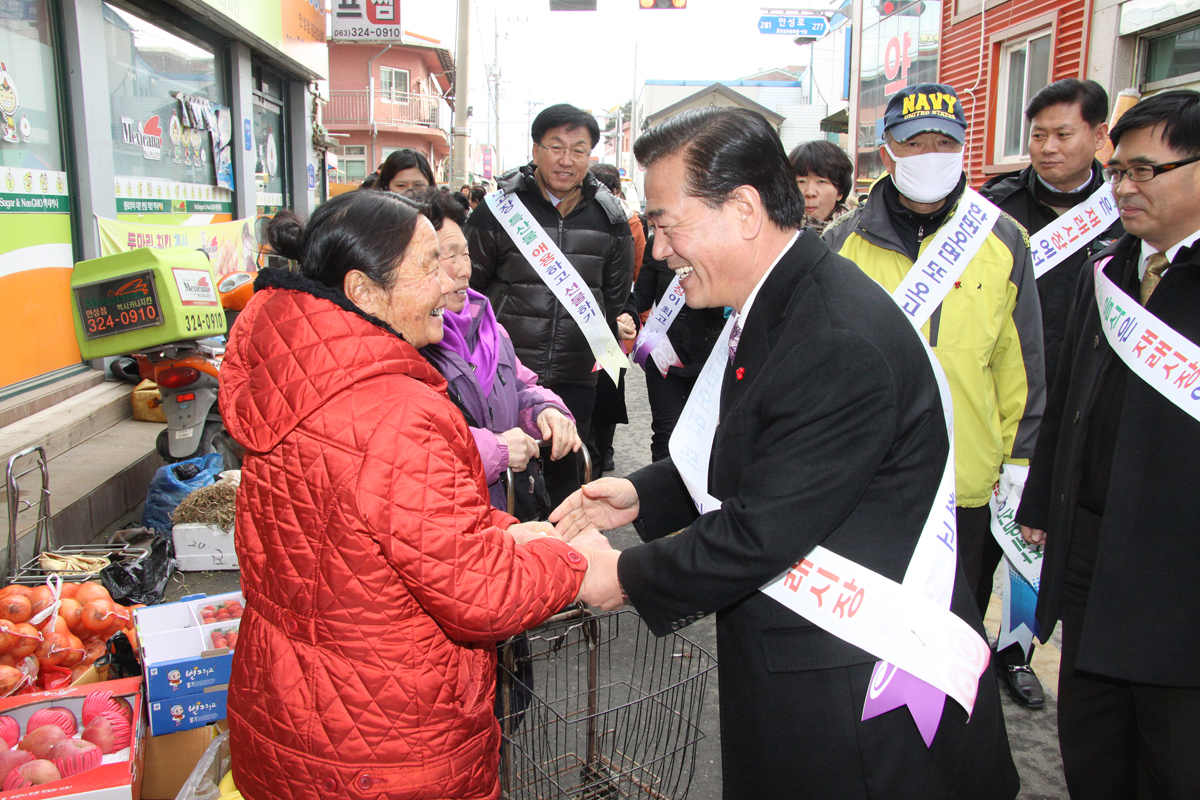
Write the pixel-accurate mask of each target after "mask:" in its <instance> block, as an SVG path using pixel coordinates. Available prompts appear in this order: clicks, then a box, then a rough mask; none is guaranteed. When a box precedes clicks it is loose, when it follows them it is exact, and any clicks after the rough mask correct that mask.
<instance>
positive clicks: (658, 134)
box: [551, 108, 1018, 800]
mask: <svg viewBox="0 0 1200 800" xmlns="http://www.w3.org/2000/svg"><path fill="white" fill-rule="evenodd" d="M635 153H636V155H637V157H638V160H639V162H640V163H641V164H642V165H644V166H645V167H646V169H647V172H646V194H647V204H646V210H647V216H648V217H649V218H650V219H651V221H652V223H653V225H654V227H655V231H656V236H655V245H654V251H655V252H654V256H655V257H656V258H660V259H665V260H666V261H667V263H668V264H669V265H670V266H671V267H672V268H673V269H675V270H676V272H677V273H680V274H686V277H685V278H684V279H683V282H682V285H683V288H684V290H685V292H686V293H687V304H688V306H689V307H692V308H711V307H719V306H731V307H732V308H733V309H734V311H735V313H736V315H737V316H736V318H735V323H736V326H737V327H735V328H734V331H735V332H736V331H738V330H739V329H740V336H732V335H731V337H730V341H731V342H736V346H734V347H731V348H729V350H730V351H731V352H729V353H728V355H729V360H728V361H726V353H725V352H723V351H721V352H719V354H718V355H716V357H717V358H719V359H720V361H717V362H713V363H714V366H717V367H719V368H723V370H724V381H723V386H722V388H721V390H720V395H721V397H720V412H719V420H720V424H719V426H718V427H717V429H716V434H715V438H714V439H713V442H712V447H711V459H710V469H709V472H708V487H707V489H708V492H709V493H711V495H712V496H713V497H715V498H716V499H717V500H720V501H721V502H722V504H723V505H722V507H721V508H720V509H719V510H716V511H712V512H710V513H706V514H703V515H698V514H697V511H696V506H695V505H694V504H693V501H692V498H691V497H690V496H689V493H688V490H687V488H686V486H685V485H684V483H683V481H682V479H681V476H680V473H679V470H678V469H677V467H676V465H675V462H674V460H673V459H670V458H668V459H664V460H662V461H658V462H655V463H654V464H652V465H651V466H649V467H646V468H645V469H643V470H640V471H638V472H637V473H635V474H633V475H632V476H630V478H629V479H628V480H625V479H612V478H604V479H601V480H599V481H596V482H594V483H591V484H588V485H587V486H585V487H584V488H583V489H582V490H581V491H579V492H576V493H575V494H574V495H572V496H571V497H570V498H568V499H567V501H566V502H565V503H564V504H563V505H562V506H560V507H559V508H558V509H556V510H555V512H554V513H553V514H552V515H551V519H552V520H553V521H555V522H556V523H558V530H559V532H560V534H562V535H563V536H564V538H572V537H574V536H575V535H580V534H585V535H594V534H592V529H593V528H599V529H603V530H608V529H612V528H616V527H620V526H621V525H625V524H628V523H631V522H632V523H634V525H635V526H636V528H637V529H638V531H639V533H640V534H641V536H642V538H643V539H645V540H646V544H643V545H640V546H637V547H633V548H630V549H628V550H625V551H623V552H619V553H618V552H616V551H611V550H610V551H608V552H606V553H598V554H595V557H594V558H592V560H591V562H590V563H591V569H590V570H589V573H588V578H587V580H586V582H585V586H584V590H583V597H584V599H585V600H587V601H588V602H590V603H592V604H594V605H599V606H600V607H602V608H614V607H618V606H620V605H621V604H622V602H623V600H625V601H627V602H629V603H631V604H632V605H634V606H635V607H636V608H637V610H638V612H639V613H640V614H641V616H642V618H643V619H644V620H645V622H646V624H647V626H649V628H650V630H651V631H653V632H654V633H655V634H657V635H660V636H661V635H665V634H667V633H669V632H670V631H673V630H678V629H680V628H682V627H684V626H686V625H689V624H691V623H692V622H694V621H696V620H697V619H700V618H701V617H703V616H705V615H707V614H711V613H716V614H717V640H718V655H719V661H720V665H721V670H720V676H721V677H720V683H721V685H720V692H721V747H722V753H723V758H722V771H723V776H724V784H725V797H726V798H730V799H732V798H753V800H772V799H773V798H780V800H782V799H783V798H787V800H792V798H809V797H811V798H817V797H820V798H837V799H838V800H849V799H851V798H888V800H896V798H914V799H915V798H922V800H925V799H926V798H947V800H948V799H949V798H964V797H970V798H983V799H986V798H997V799H999V798H1012V797H1014V796H1015V795H1016V793H1017V789H1018V779H1017V774H1016V770H1015V768H1014V766H1013V763H1012V757H1011V755H1010V753H1009V748H1008V741H1007V738H1006V735H1005V730H1004V721H1003V717H1002V716H1001V712H1000V703H999V696H998V691H997V685H996V681H995V677H994V675H993V674H992V672H991V671H990V670H985V671H984V673H983V676H982V678H981V680H980V683H979V687H978V696H977V699H976V702H975V706H974V713H973V715H972V716H971V718H970V721H969V722H968V719H967V715H966V713H965V712H964V710H963V708H962V707H960V706H959V705H957V704H956V703H954V702H953V701H948V702H946V704H945V707H944V710H943V714H942V717H941V724H940V727H939V728H938V731H937V735H936V737H935V738H934V739H933V741H932V745H931V746H930V747H926V745H925V743H924V742H923V741H922V738H921V735H920V734H919V733H918V729H917V727H916V725H914V723H913V719H912V718H911V717H910V715H909V712H908V711H907V710H906V709H905V708H903V707H901V708H898V709H895V710H893V711H890V712H888V713H885V714H883V715H881V716H877V717H874V718H872V719H869V720H866V721H863V720H862V715H863V706H864V702H865V700H866V696H867V691H868V684H869V683H870V681H871V675H872V669H873V666H874V664H875V663H876V661H877V660H878V659H877V658H876V657H875V656H874V655H872V654H870V653H868V652H866V651H865V650H861V649H859V648H858V647H856V646H854V645H851V644H849V643H847V642H845V641H843V640H841V639H839V638H837V637H836V636H833V635H832V634H830V633H827V632H826V631H825V630H823V629H822V628H820V627H817V626H816V625H814V624H812V623H810V622H809V621H808V620H806V619H805V618H803V617H801V616H799V615H798V614H796V613H795V612H793V611H791V610H789V609H788V608H786V607H785V606H783V605H781V604H780V603H779V602H777V601H775V600H773V599H771V598H770V597H768V596H767V595H766V594H764V593H762V592H760V591H758V589H759V588H760V587H762V586H764V584H766V583H768V582H770V581H771V580H772V579H774V578H776V577H777V576H779V575H780V574H781V573H782V572H783V571H785V570H787V568H788V567H789V566H790V565H792V564H794V563H796V562H797V561H798V560H799V559H801V558H803V557H804V556H805V555H806V554H809V553H810V552H811V551H812V550H813V548H814V547H816V546H818V545H822V546H824V547H825V548H827V549H828V550H830V551H832V552H834V553H836V554H838V555H840V556H843V557H845V558H848V559H850V560H852V561H854V562H857V563H858V564H860V565H862V566H864V567H867V568H869V569H871V570H874V571H875V572H877V573H879V574H881V575H883V576H885V577H886V578H888V579H890V580H892V581H897V582H899V581H901V580H902V579H903V577H904V573H905V570H906V568H907V566H908V563H909V560H910V558H911V556H912V553H913V549H914V547H915V545H916V542H917V540H918V538H919V536H920V533H921V530H922V527H923V525H924V522H925V520H926V518H927V517H928V515H929V512H930V509H931V506H932V505H933V500H934V497H935V495H936V493H937V488H938V482H939V479H940V476H941V474H942V472H943V470H944V468H945V466H946V459H947V455H948V449H949V448H948V439H947V433H946V422H945V417H944V415H943V412H942V408H941V403H940V401H939V397H938V388H937V384H936V382H935V378H934V375H933V370H932V367H931V366H930V362H929V359H928V357H927V356H926V354H925V351H924V349H923V347H922V345H921V342H920V340H919V338H918V337H917V334H916V332H915V331H914V329H913V327H912V325H911V324H910V323H909V322H908V321H907V319H906V318H905V316H904V314H903V313H902V312H901V311H900V310H899V308H898V307H897V306H896V305H895V303H894V302H893V301H892V299H891V298H890V297H889V296H888V295H887V293H886V292H884V291H883V290H882V289H881V288H880V287H879V286H878V285H877V284H876V283H874V282H873V281H871V280H870V279H869V278H867V277H866V276H865V275H864V274H863V273H862V272H861V271H860V270H858V269H857V268H856V267H855V266H854V264H853V263H851V262H849V261H847V260H846V259H844V258H841V257H839V256H837V255H835V254H833V253H832V252H830V250H829V248H828V247H827V246H826V245H825V244H824V243H823V242H822V241H821V240H820V238H819V237H818V236H817V235H816V234H815V233H813V232H812V231H805V232H799V231H798V228H799V226H800V225H801V224H802V223H803V219H804V204H803V201H802V200H801V198H800V195H799V192H798V190H797V188H796V184H795V181H794V180H793V179H792V175H791V173H790V172H789V170H788V162H787V157H786V155H785V153H784V150H783V146H782V145H781V143H780V141H779V138H778V136H777V135H776V133H775V131H774V130H773V129H772V128H771V127H770V125H769V124H768V123H767V122H766V121H765V120H764V119H763V118H762V117H761V116H759V115H758V114H755V113H753V112H749V111H746V110H744V109H734V108H705V109H699V110H696V111H690V112H687V113H685V114H682V115H680V116H679V117H676V118H674V119H672V120H670V121H668V122H666V123H664V124H662V125H661V126H659V127H657V128H655V129H653V130H651V131H649V132H648V133H646V134H645V135H643V136H642V137H641V138H640V139H638V141H637V144H636V145H635ZM721 365H723V366H721ZM697 391H698V390H697ZM694 395H695V393H694ZM715 400H716V398H713V402H715ZM685 417H686V414H685ZM674 435H675V436H681V435H683V436H686V435H687V433H686V420H681V422H680V424H679V426H677V427H676V432H675V434H674ZM672 450H673V451H674V450H675V447H674V446H673V447H672ZM685 527H686V530H684V531H683V532H682V533H681V534H679V535H678V536H668V534H670V533H672V532H674V531H678V530H679V529H680V528H685ZM951 610H952V612H953V613H954V614H957V615H958V616H959V617H961V618H962V619H963V620H966V621H968V622H969V624H970V626H971V627H972V628H974V629H975V631H976V632H977V633H978V634H980V635H982V632H983V628H982V623H981V620H980V617H979V612H978V610H977V609H976V608H975V604H974V600H973V598H972V596H971V592H970V591H969V589H968V588H967V586H966V585H965V583H964V581H963V579H962V573H961V570H959V572H958V575H957V577H956V579H955V581H954V592H953V600H952V603H951Z"/></svg>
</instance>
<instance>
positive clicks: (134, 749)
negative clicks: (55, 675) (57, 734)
mask: <svg viewBox="0 0 1200 800" xmlns="http://www.w3.org/2000/svg"><path fill="white" fill-rule="evenodd" d="M141 685H142V679H141V678H122V679H120V680H113V681H105V682H103V683H92V684H88V685H86V686H77V687H73V688H67V689H57V690H54V691H49V692H40V693H38V694H31V695H17V696H15V697H7V698H4V699H2V700H0V717H8V718H10V719H12V720H14V721H15V723H16V725H17V726H19V733H20V736H21V737H25V736H26V735H27V734H28V733H29V731H28V730H27V728H28V724H29V722H30V720H31V718H33V717H34V715H35V714H37V713H38V712H40V711H44V710H46V709H52V708H55V709H65V710H66V711H67V712H69V714H70V715H72V716H73V717H74V719H75V724H76V731H75V734H74V736H73V737H72V738H76V739H78V738H79V737H80V734H81V732H82V731H83V729H84V725H83V709H84V704H85V702H87V701H88V698H89V695H93V694H96V693H99V692H111V693H112V695H113V697H114V699H115V698H122V699H124V700H125V701H126V702H128V703H129V713H131V714H132V724H131V726H130V727H127V728H125V730H127V731H128V732H129V733H128V740H127V741H126V742H125V743H124V744H125V746H124V747H119V745H120V744H121V742H120V741H118V742H117V744H118V747H119V749H115V750H114V751H113V752H110V753H107V754H104V755H103V756H102V757H101V759H100V763H99V765H98V766H95V767H92V768H90V769H85V770H84V771H81V772H78V773H76V774H74V775H69V776H67V777H64V778H59V779H58V780H52V781H50V782H48V783H42V784H37V785H33V786H25V787H24V788H19V789H13V790H11V791H6V792H5V791H0V798H5V800H7V799H8V798H13V799H14V800H15V799H16V798H20V799H21V800H26V798H79V799H80V800H85V799H86V800H138V798H139V796H140V791H141V780H142V770H143V766H144V765H143V760H144V757H145V754H144V750H143V748H144V737H145V726H144V723H143V722H142V699H141V692H140V689H141ZM93 702H94V703H99V704H101V705H103V704H105V701H104V700H103V699H102V698H95V700H94V701H93ZM91 707H92V704H91V703H89V708H91ZM47 713H54V714H60V713H61V712H47ZM117 713H121V712H117ZM43 716H44V715H39V717H43ZM45 723H46V720H45V719H39V720H38V725H39V726H40V725H41V724H45ZM5 725H6V726H10V727H11V726H12V725H13V723H5ZM109 741H110V742H111V741H112V740H111V739H110V740H109ZM3 750H4V745H3V744H0V753H2V752H3ZM9 777H11V771H10V774H6V775H2V776H0V786H3V785H4V783H5V781H6V779H8V778H9Z"/></svg>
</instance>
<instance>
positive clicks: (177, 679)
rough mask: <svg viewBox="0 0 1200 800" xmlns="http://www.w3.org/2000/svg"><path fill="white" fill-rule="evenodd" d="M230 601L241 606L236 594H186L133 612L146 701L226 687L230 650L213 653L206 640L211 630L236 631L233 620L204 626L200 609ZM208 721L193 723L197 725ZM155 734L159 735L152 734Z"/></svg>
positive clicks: (168, 698) (231, 659)
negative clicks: (139, 645) (177, 600)
mask: <svg viewBox="0 0 1200 800" xmlns="http://www.w3.org/2000/svg"><path fill="white" fill-rule="evenodd" d="M230 600H236V601H237V602H239V603H243V602H244V601H243V599H242V595H241V593H240V592H230V593H228V594H218V595H213V596H211V597H207V596H205V595H192V596H190V597H185V598H183V599H182V600H180V601H179V602H177V603H165V604H163V605H158V606H147V607H145V608H139V609H137V611H136V613H135V616H134V621H135V623H136V624H137V631H138V638H139V640H140V643H141V651H142V664H143V666H144V669H145V678H146V696H147V698H148V699H149V700H151V701H155V700H164V701H166V700H175V699H176V698H178V697H182V696H185V695H190V694H195V693H197V692H203V691H207V690H209V689H212V688H213V687H216V686H223V685H224V684H226V683H228V682H229V672H230V668H231V667H232V665H233V651H232V650H231V649H229V648H228V647H225V648H220V649H213V648H212V641H211V639H210V635H211V633H212V631H213V630H224V629H226V628H232V627H236V626H237V624H238V620H237V619H231V620H223V621H220V622H215V623H210V624H205V623H203V622H202V618H201V614H200V609H202V608H204V607H205V606H209V605H211V606H220V605H221V604H222V603H224V602H226V601H230ZM211 721H213V720H207V721H205V722H197V725H199V724H207V723H208V722H211ZM191 727H196V726H195V725H193V726H191ZM171 730H185V728H173V729H171ZM168 732H170V731H168ZM155 735H156V736H157V735H159V734H158V732H157V731H155Z"/></svg>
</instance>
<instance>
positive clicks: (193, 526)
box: [171, 522, 238, 572]
mask: <svg viewBox="0 0 1200 800" xmlns="http://www.w3.org/2000/svg"><path fill="white" fill-rule="evenodd" d="M171 538H172V539H174V541H175V558H177V559H178V560H179V569H180V570H182V571H183V572H200V571H203V570H211V569H215V570H230V569H237V568H238V560H237V552H236V551H235V550H234V549H233V528H230V529H229V531H228V532H226V531H225V529H224V528H221V527H220V526H219V525H204V524H201V523H198V522H181V523H179V524H178V525H175V526H174V527H173V528H172V530H171Z"/></svg>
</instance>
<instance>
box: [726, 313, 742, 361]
mask: <svg viewBox="0 0 1200 800" xmlns="http://www.w3.org/2000/svg"><path fill="white" fill-rule="evenodd" d="M741 338H742V321H741V320H740V319H737V320H734V322H733V330H731V331H730V332H729V363H730V364H732V363H733V359H734V356H736V355H737V348H738V340H740V339H741Z"/></svg>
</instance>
